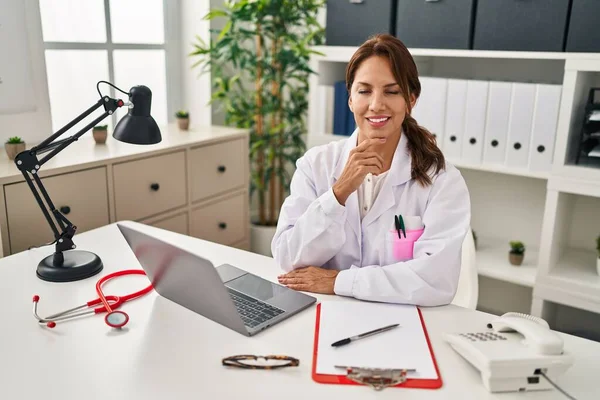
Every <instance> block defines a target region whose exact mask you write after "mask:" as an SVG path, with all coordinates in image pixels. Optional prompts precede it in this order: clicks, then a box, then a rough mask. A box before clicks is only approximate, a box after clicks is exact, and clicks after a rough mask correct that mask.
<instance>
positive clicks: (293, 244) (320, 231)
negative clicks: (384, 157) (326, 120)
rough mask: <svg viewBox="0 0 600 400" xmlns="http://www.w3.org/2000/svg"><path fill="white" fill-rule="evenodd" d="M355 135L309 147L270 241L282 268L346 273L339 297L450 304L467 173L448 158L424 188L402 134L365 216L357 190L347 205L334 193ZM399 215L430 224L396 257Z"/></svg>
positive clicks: (467, 214) (466, 216)
mask: <svg viewBox="0 0 600 400" xmlns="http://www.w3.org/2000/svg"><path fill="white" fill-rule="evenodd" d="M357 137H358V129H357V130H356V131H355V132H354V133H353V135H352V136H350V137H349V138H348V139H346V140H341V141H337V142H333V143H329V144H326V145H323V146H318V147H314V148H312V149H309V150H308V151H307V152H306V153H305V154H304V156H303V157H301V158H300V159H299V160H298V161H297V163H296V166H297V169H296V171H295V173H294V176H293V177H292V181H291V194H290V196H289V197H287V198H286V200H285V201H284V204H283V206H282V208H281V212H280V216H279V221H278V225H277V231H276V233H275V236H274V238H273V241H272V243H271V251H272V253H273V257H274V258H275V260H276V261H277V263H278V265H279V266H280V267H281V268H282V269H283V270H284V271H291V270H293V269H295V268H301V267H306V266H311V265H313V266H318V267H323V268H328V269H336V270H340V273H339V274H338V276H337V278H336V281H335V287H334V291H335V293H336V294H338V295H342V296H352V297H355V298H357V299H362V300H370V301H379V302H390V303H403V304H416V305H421V306H437V305H443V304H448V303H450V302H451V301H452V299H453V298H454V294H455V293H456V288H457V286H458V278H459V273H460V265H461V247H462V242H463V240H464V237H465V235H466V233H467V231H468V229H469V226H470V221H471V204H470V199H469V193H468V190H467V186H466V184H465V181H464V179H463V177H462V175H461V174H460V172H459V171H458V170H457V169H456V168H455V167H454V166H453V165H451V164H449V163H446V169H445V170H442V171H440V172H439V173H438V174H437V175H435V176H433V178H432V180H433V183H432V185H429V186H427V187H423V186H421V185H420V184H419V183H418V182H417V181H416V180H414V179H411V158H410V155H409V154H408V152H407V148H406V137H405V136H404V135H402V136H401V139H400V141H399V142H398V146H397V148H396V152H395V154H394V158H393V161H392V165H391V168H390V171H389V173H388V176H387V178H386V180H385V182H384V185H383V187H382V188H381V192H380V193H379V195H378V197H377V199H376V200H375V202H374V204H373V206H372V208H371V210H370V211H369V212H368V213H367V215H366V216H365V217H364V219H363V220H362V221H361V220H360V214H359V209H358V195H357V193H356V191H355V192H354V193H352V195H350V197H348V199H347V201H346V205H345V206H342V205H340V204H339V203H338V201H337V199H336V198H335V196H334V195H333V190H332V186H333V184H334V183H335V182H336V180H337V179H338V178H339V177H340V176H341V174H342V171H343V169H344V166H345V165H346V161H347V159H348V156H349V153H350V151H351V150H352V148H354V147H356V142H357ZM398 214H402V215H404V216H413V217H414V216H420V217H421V219H422V223H423V225H424V226H425V229H424V231H423V234H422V235H421V237H420V238H419V239H418V240H417V241H415V242H414V255H413V259H411V260H407V261H397V260H396V259H394V256H393V252H392V249H391V247H392V246H393V236H392V235H397V233H396V231H395V230H394V227H395V225H394V215H398Z"/></svg>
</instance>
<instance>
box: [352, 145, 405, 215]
mask: <svg viewBox="0 0 600 400" xmlns="http://www.w3.org/2000/svg"><path fill="white" fill-rule="evenodd" d="M411 170H412V163H411V159H410V154H409V153H408V148H407V147H406V135H404V133H403V134H402V136H401V137H400V140H399V141H398V146H396V151H395V153H394V158H393V159H392V165H391V166H390V170H389V172H388V176H387V177H386V178H385V179H386V180H385V181H384V182H383V186H382V187H381V190H380V192H379V194H378V195H377V198H376V199H375V203H374V204H373V207H372V208H371V210H369V212H368V213H367V215H365V217H364V218H363V225H364V226H367V225H369V224H371V223H373V222H374V221H376V220H377V219H378V218H379V217H380V216H381V215H382V214H383V213H384V212H386V211H387V210H389V209H390V208H392V207H393V206H394V205H395V204H397V202H398V201H399V199H396V198H395V194H396V190H395V187H396V186H399V185H402V184H404V183H406V182H408V181H409V180H410V179H411ZM392 225H393V221H391V220H390V226H392Z"/></svg>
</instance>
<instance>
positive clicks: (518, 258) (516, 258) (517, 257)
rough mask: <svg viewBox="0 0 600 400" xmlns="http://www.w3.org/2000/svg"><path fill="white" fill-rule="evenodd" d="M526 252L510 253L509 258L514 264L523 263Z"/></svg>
mask: <svg viewBox="0 0 600 400" xmlns="http://www.w3.org/2000/svg"><path fill="white" fill-rule="evenodd" d="M524 257H525V254H517V253H508V260H509V261H510V263H511V264H512V265H521V264H522V263H523V258H524Z"/></svg>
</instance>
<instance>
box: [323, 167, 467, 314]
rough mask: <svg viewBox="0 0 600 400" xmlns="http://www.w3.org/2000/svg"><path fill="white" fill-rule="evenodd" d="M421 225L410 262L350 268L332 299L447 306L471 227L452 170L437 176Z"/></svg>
mask: <svg viewBox="0 0 600 400" xmlns="http://www.w3.org/2000/svg"><path fill="white" fill-rule="evenodd" d="M422 219H423V223H424V225H425V229H424V231H423V234H422V235H421V237H420V238H419V239H418V240H417V241H416V242H415V245H414V258H413V259H412V260H408V261H404V262H398V263H395V264H391V265H385V266H379V265H370V266H364V267H362V268H359V267H356V266H354V265H353V266H351V268H350V269H346V270H343V271H341V272H340V273H339V274H338V276H337V278H336V282H335V287H334V291H335V293H336V294H338V295H342V296H352V297H355V298H357V299H361V300H369V301H379V302H388V303H402V304H415V305H419V306H438V305H445V304H449V303H450V302H451V301H452V299H453V298H454V295H455V293H456V289H457V287H458V278H459V274H460V267H461V254H462V243H463V240H464V238H465V235H466V233H467V232H468V231H469V228H470V222H471V204H470V199H469V192H468V189H467V186H466V184H465V182H464V179H463V178H462V175H461V174H460V172H459V171H458V170H457V169H456V168H454V167H449V169H447V171H445V172H442V173H441V174H439V175H438V176H437V178H436V179H435V181H434V183H433V187H432V189H431V191H430V194H429V198H428V202H427V207H426V209H425V211H424V213H423V216H422Z"/></svg>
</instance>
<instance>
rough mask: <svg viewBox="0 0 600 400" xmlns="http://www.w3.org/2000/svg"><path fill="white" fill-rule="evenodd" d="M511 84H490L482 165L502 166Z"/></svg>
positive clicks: (504, 158) (504, 156)
mask: <svg viewBox="0 0 600 400" xmlns="http://www.w3.org/2000/svg"><path fill="white" fill-rule="evenodd" d="M511 93H512V83H510V82H490V88H489V94H488V107H487V117H486V124H485V139H484V144H483V163H484V164H495V165H504V162H505V160H506V143H507V138H508V119H509V114H510V100H511Z"/></svg>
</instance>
